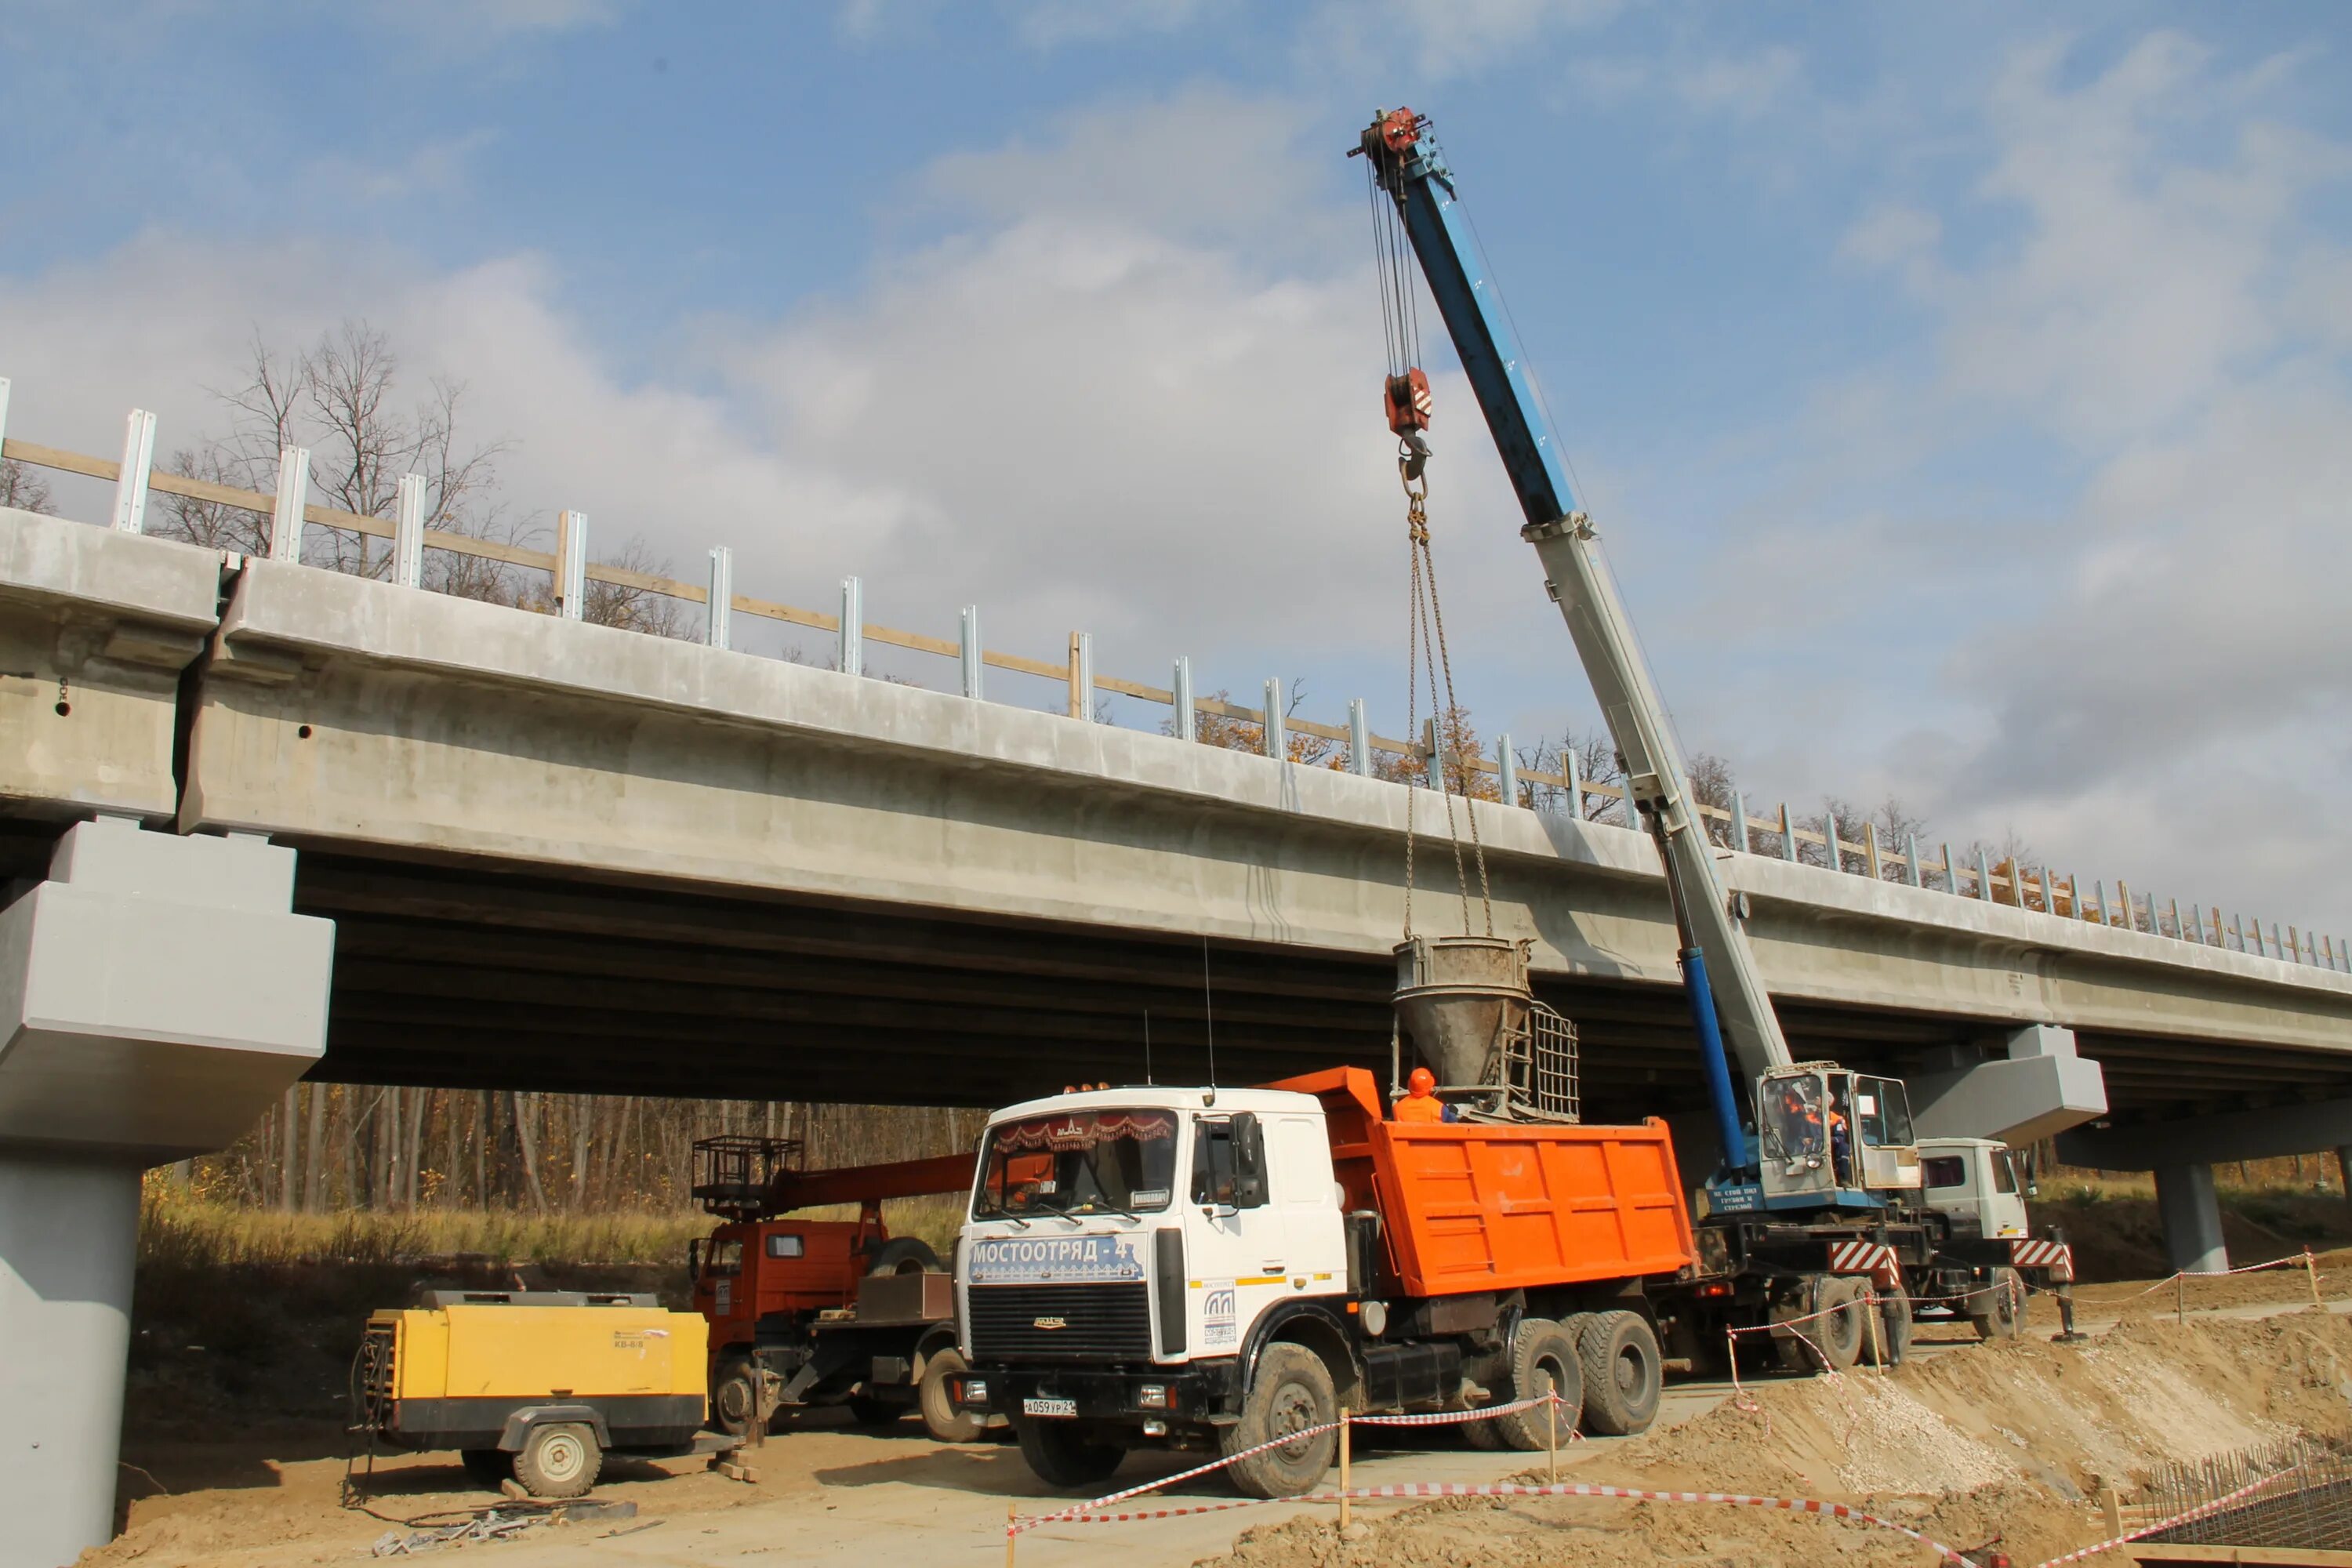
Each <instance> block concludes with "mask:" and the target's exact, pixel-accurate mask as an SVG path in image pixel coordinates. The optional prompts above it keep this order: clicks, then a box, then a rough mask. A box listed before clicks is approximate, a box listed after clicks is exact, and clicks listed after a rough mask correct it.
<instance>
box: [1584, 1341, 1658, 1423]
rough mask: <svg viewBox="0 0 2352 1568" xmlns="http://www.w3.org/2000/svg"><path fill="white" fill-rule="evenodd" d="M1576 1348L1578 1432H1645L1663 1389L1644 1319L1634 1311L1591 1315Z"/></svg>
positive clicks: (1655, 1344) (1655, 1343) (1655, 1347)
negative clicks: (1580, 1385) (1580, 1377)
mask: <svg viewBox="0 0 2352 1568" xmlns="http://www.w3.org/2000/svg"><path fill="white" fill-rule="evenodd" d="M1580 1350H1581V1352H1582V1356H1583V1362H1584V1429H1585V1430H1586V1431H1588V1432H1592V1433H1596V1434H1598V1435H1599V1436H1604V1437H1623V1436H1631V1435H1632V1434H1633V1433H1635V1432H1643V1431H1647V1430H1648V1429H1649V1426H1650V1423H1651V1422H1653V1421H1654V1420H1656V1419H1657V1416H1658V1398H1659V1396H1660V1395H1661V1394H1664V1391H1665V1366H1664V1361H1663V1360H1662V1358H1661V1357H1660V1356H1659V1354H1658V1336H1657V1334H1656V1332H1655V1331H1654V1330H1652V1329H1651V1327H1650V1324H1649V1321H1648V1320H1647V1319H1645V1318H1643V1316H1642V1314H1641V1313H1639V1312H1627V1311H1622V1310H1621V1311H1614V1312H1599V1313H1595V1314H1594V1316H1593V1319H1592V1321H1591V1322H1590V1323H1588V1324H1586V1325H1585V1329H1584V1337H1583V1341H1582V1342H1581V1344H1580Z"/></svg>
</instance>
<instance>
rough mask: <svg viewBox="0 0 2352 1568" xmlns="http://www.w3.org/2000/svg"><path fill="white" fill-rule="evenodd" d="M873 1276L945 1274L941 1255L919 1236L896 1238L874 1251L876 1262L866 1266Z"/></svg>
mask: <svg viewBox="0 0 2352 1568" xmlns="http://www.w3.org/2000/svg"><path fill="white" fill-rule="evenodd" d="M946 1272H947V1270H946V1269H944V1268H941V1267H940V1255H939V1254H938V1253H936V1252H933V1251H932V1250H931V1248H930V1244H929V1242H927V1241H925V1240H923V1238H922V1237H919V1236H894V1237H891V1238H890V1239H889V1240H887V1241H886V1242H884V1243H883V1244H882V1245H881V1246H879V1247H876V1248H875V1249H874V1260H873V1261H872V1262H870V1263H868V1264H867V1265H866V1273H867V1274H869V1275H873V1274H944V1273H946Z"/></svg>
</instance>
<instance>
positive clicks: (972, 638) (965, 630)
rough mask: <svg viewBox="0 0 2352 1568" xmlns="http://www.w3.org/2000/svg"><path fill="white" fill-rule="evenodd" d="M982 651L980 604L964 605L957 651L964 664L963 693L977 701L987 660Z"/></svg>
mask: <svg viewBox="0 0 2352 1568" xmlns="http://www.w3.org/2000/svg"><path fill="white" fill-rule="evenodd" d="M957 652H958V654H959V655H960V656H961V660H962V664H963V694H964V695H965V696H966V697H969V698H971V700H973V701H975V702H977V701H979V700H981V698H980V684H981V670H982V667H983V666H984V665H985V664H986V662H987V661H986V660H985V659H984V658H982V648H981V644H980V606H979V605H965V606H964V607H963V624H962V635H961V640H960V641H959V642H958V644H957Z"/></svg>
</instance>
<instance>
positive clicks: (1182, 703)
mask: <svg viewBox="0 0 2352 1568" xmlns="http://www.w3.org/2000/svg"><path fill="white" fill-rule="evenodd" d="M1174 685H1175V688H1176V738H1177V739H1178V740H1180V741H1194V740H1198V739H1200V732H1199V729H1198V727H1197V725H1196V724H1195V722H1194V721H1195V719H1196V718H1197V716H1198V710H1195V709H1194V708H1193V706H1192V660H1191V659H1190V658H1182V657H1179V658H1177V660H1176V675H1175V680H1174Z"/></svg>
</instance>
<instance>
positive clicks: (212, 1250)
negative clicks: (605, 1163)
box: [139, 1178, 962, 1270]
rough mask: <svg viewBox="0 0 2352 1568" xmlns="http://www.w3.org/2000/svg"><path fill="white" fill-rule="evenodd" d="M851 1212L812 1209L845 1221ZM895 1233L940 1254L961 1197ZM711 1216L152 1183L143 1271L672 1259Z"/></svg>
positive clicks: (894, 1213)
mask: <svg viewBox="0 0 2352 1568" xmlns="http://www.w3.org/2000/svg"><path fill="white" fill-rule="evenodd" d="M883 1214H884V1219H885V1221H886V1223H887V1224H888V1226H889V1227H890V1230H891V1233H892V1234H893V1235H898V1236H918V1237H922V1238H923V1239H924V1240H925V1241H927V1242H929V1244H930V1245H931V1247H933V1248H934V1249H936V1250H937V1251H938V1252H939V1254H940V1257H941V1258H945V1257H947V1256H949V1253H950V1249H951V1248H952V1247H953V1246H954V1242H955V1233H956V1227H957V1226H958V1224H959V1223H961V1217H962V1203H961V1199H960V1198H958V1197H955V1196H950V1195H942V1196H939V1197H928V1198H909V1199H907V1200H905V1201H903V1202H894V1203H890V1204H886V1205H883ZM854 1215H856V1210H854V1209H850V1208H840V1209H819V1210H813V1211H811V1217H813V1218H824V1219H834V1218H840V1219H847V1218H851V1217H854ZM717 1223H718V1222H717V1221H715V1220H713V1219H712V1218H711V1217H710V1216H709V1215H705V1214H701V1213H699V1212H697V1211H694V1210H685V1211H680V1212H676V1213H670V1214H646V1213H641V1212H637V1211H635V1210H623V1211H619V1212H615V1213H606V1214H534V1213H531V1212H529V1211H527V1210H516V1209H419V1210H417V1211H415V1212H414V1213H407V1214H399V1213H383V1212H380V1211H375V1210H346V1211H344V1212H342V1213H340V1214H288V1213H284V1212H282V1211H280V1210H276V1209H250V1208H240V1207H237V1206H236V1205H230V1204H224V1203H221V1202H218V1201H216V1200H214V1199H208V1198H205V1197H203V1196H201V1195H199V1194H194V1193H191V1192H188V1191H187V1190H185V1189H183V1188H179V1187H174V1186H173V1185H171V1184H169V1183H167V1182H164V1181H163V1180H161V1179H160V1178H158V1179H151V1180H150V1181H149V1183H148V1184H147V1189H146V1193H145V1197H144V1202H143V1203H142V1205H141V1209H140V1215H139V1263H140V1267H141V1268H159V1269H167V1270H186V1269H194V1268H218V1267H235V1266H239V1265H277V1264H294V1263H326V1262H333V1263H358V1264H400V1263H411V1262H415V1261H417V1260H420V1259H427V1258H459V1257H464V1258H479V1259H482V1260H484V1261H487V1262H489V1263H494V1264H499V1265H516V1264H526V1263H535V1264H543V1265H544V1264H555V1265H589V1266H599V1267H601V1266H607V1265H624V1264H638V1265H656V1266H660V1265H676V1266H677V1267H679V1268H683V1267H684V1265H685V1262H686V1248H687V1243H688V1242H689V1241H691V1240H693V1239H694V1238H695V1237H701V1236H708V1235H709V1233H710V1228H711V1226H714V1225H716V1224H717Z"/></svg>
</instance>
